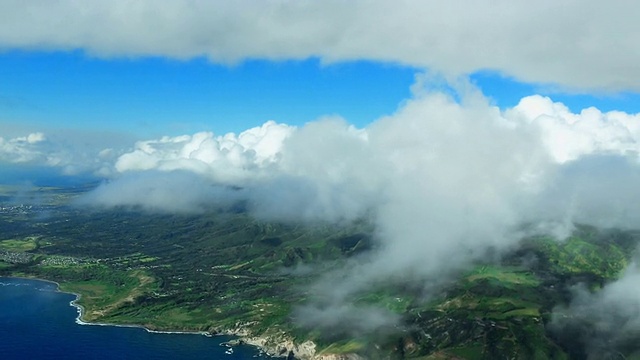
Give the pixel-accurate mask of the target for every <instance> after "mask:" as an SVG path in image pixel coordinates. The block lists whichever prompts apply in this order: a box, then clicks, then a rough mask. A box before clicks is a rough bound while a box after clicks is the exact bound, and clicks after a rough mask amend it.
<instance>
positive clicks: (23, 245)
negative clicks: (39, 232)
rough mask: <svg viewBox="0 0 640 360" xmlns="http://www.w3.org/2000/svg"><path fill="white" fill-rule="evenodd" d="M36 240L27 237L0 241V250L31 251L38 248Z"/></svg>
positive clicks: (32, 237)
mask: <svg viewBox="0 0 640 360" xmlns="http://www.w3.org/2000/svg"><path fill="white" fill-rule="evenodd" d="M37 240H38V238H37V237H34V236H28V237H25V238H24V239H8V240H0V250H5V251H13V252H26V251H31V250H34V249H35V248H37V247H38V243H37Z"/></svg>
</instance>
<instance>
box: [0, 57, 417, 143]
mask: <svg viewBox="0 0 640 360" xmlns="http://www.w3.org/2000/svg"><path fill="white" fill-rule="evenodd" d="M0 68H1V69H2V78H3V81H2V82H1V83H0V96H1V99H2V102H0V111H1V113H2V118H3V120H4V121H7V120H8V121H15V122H30V123H34V124H35V125H46V126H47V127H48V126H53V124H55V126H59V127H69V128H83V129H96V130H98V129H99V130H103V129H109V130H117V131H127V132H132V133H134V134H136V135H140V136H159V135H177V134H186V133H193V132H197V131H202V130H208V131H214V132H216V133H226V132H241V131H243V130H246V129H247V128H250V127H254V126H259V125H261V124H262V123H264V122H265V121H267V120H275V121H277V122H283V123H287V124H291V125H302V124H304V123H306V122H309V121H312V120H315V119H317V118H318V117H321V116H324V115H334V114H337V115H340V116H342V117H344V118H345V119H347V120H348V121H350V122H351V123H353V124H354V125H356V126H358V127H363V126H365V125H366V124H367V123H369V122H370V121H372V120H374V119H376V118H378V117H379V116H381V115H384V114H389V113H391V112H393V111H394V110H395V109H396V108H397V106H398V104H399V103H400V101H401V100H402V99H406V98H408V97H409V96H410V90H409V88H410V85H411V83H412V82H413V79H414V74H415V73H416V72H418V70H417V69H414V68H410V67H400V66H393V65H387V64H378V63H373V62H366V61H356V62H348V63H340V64H333V65H328V66H324V65H322V64H321V63H320V61H319V60H317V59H310V60H305V61H277V62H276V61H264V60H252V61H245V62H242V63H239V64H235V65H220V64H214V63H212V62H210V61H208V60H206V59H203V58H197V59H192V60H184V61H180V60H172V59H166V58H159V57H153V58H138V59H98V58H92V57H89V56H86V55H85V54H83V53H82V52H80V51H76V52H27V51H19V52H16V51H13V52H5V53H2V54H0Z"/></svg>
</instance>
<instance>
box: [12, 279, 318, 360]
mask: <svg viewBox="0 0 640 360" xmlns="http://www.w3.org/2000/svg"><path fill="white" fill-rule="evenodd" d="M2 277H4V278H7V279H22V280H31V281H41V282H44V283H49V284H53V285H55V292H58V293H62V294H69V295H73V296H75V299H73V300H71V301H70V302H69V306H72V307H74V308H75V309H76V311H77V316H76V318H75V323H76V324H78V325H87V326H112V327H122V328H138V329H143V330H145V331H146V332H148V333H152V334H169V335H171V334H176V335H201V336H206V337H209V338H213V337H216V336H229V337H233V338H235V339H231V340H227V341H223V342H220V344H219V345H220V346H223V347H227V348H231V349H232V348H233V346H238V345H244V346H250V347H252V348H255V349H258V351H259V354H260V355H263V356H266V357H270V358H284V357H287V356H288V351H289V350H292V349H293V348H298V346H296V345H295V344H293V342H290V341H285V343H286V345H287V346H285V347H284V348H285V349H286V350H287V352H285V353H284V354H283V353H282V352H278V351H277V349H278V348H280V346H278V345H276V346H275V347H274V346H271V345H267V342H268V338H265V337H264V336H253V335H250V334H248V333H246V332H243V331H233V330H231V329H225V330H223V331H221V332H219V333H211V332H208V331H171V330H152V329H149V328H147V327H145V326H144V325H139V324H112V323H102V322H88V321H84V320H83V319H82V316H83V315H84V313H85V311H86V309H85V308H84V306H82V305H81V304H78V301H79V300H80V299H81V298H82V294H78V293H74V292H68V291H63V290H61V289H60V283H58V282H56V281H53V280H47V279H41V278H36V277H26V276H0V278H2ZM236 330H238V329H236ZM301 345H302V346H304V347H306V348H309V347H312V348H313V349H314V350H312V353H315V344H313V343H312V342H309V343H307V342H305V344H301Z"/></svg>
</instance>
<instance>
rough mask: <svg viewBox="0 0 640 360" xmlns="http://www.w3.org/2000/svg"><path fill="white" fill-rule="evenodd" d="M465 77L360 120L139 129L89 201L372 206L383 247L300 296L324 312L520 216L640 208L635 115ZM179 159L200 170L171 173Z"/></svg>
mask: <svg viewBox="0 0 640 360" xmlns="http://www.w3.org/2000/svg"><path fill="white" fill-rule="evenodd" d="M427 85H428V84H427ZM459 89H460V90H459V93H458V94H457V95H458V97H459V98H460V99H461V100H460V101H456V100H455V99H454V97H453V96H451V95H448V94H445V93H443V92H439V91H428V90H424V89H420V88H417V87H416V88H414V89H413V90H414V91H413V93H414V96H413V98H411V99H409V100H407V101H405V102H404V103H403V105H402V106H401V107H400V108H399V109H398V111H397V112H396V113H394V114H391V115H389V116H386V117H383V118H380V119H378V120H377V121H375V122H373V123H372V124H371V125H370V126H368V127H367V128H365V129H356V128H354V127H353V126H350V125H349V124H348V123H346V122H345V121H344V120H342V119H340V118H323V119H319V120H318V121H315V122H311V123H308V124H306V125H305V126H303V127H300V128H292V127H289V126H287V125H283V124H276V123H274V122H268V123H266V124H264V125H263V126H262V127H258V128H253V129H250V130H247V131H246V132H243V133H241V134H240V135H235V134H227V135H225V136H217V137H216V136H215V135H214V134H212V133H197V134H194V135H192V136H179V137H164V138H161V139H157V140H150V141H141V142H138V143H137V144H136V146H135V149H134V150H133V151H131V152H128V153H125V154H123V155H121V156H120V157H119V158H118V160H117V161H116V163H115V168H116V169H117V170H118V171H121V172H122V173H123V176H122V178H120V179H116V180H115V181H114V182H113V183H111V184H107V185H105V186H103V187H101V188H100V189H99V191H97V192H96V193H94V195H91V196H93V198H92V200H91V201H94V202H96V203H98V204H101V205H103V206H118V205H123V206H141V207H143V208H146V209H149V210H160V211H189V209H192V210H196V211H199V210H202V209H203V207H206V206H207V205H208V204H210V205H212V206H217V205H220V204H223V205H225V206H226V205H228V204H229V202H233V201H243V203H244V205H245V206H246V208H247V209H248V211H250V212H252V213H253V214H254V215H256V216H259V217H263V218H269V219H276V220H283V221H307V220H324V221H330V222H341V221H344V220H352V219H355V218H358V217H362V216H371V218H372V219H373V221H374V223H375V227H376V239H377V241H379V244H380V249H381V250H380V252H377V253H374V254H373V255H372V256H371V257H370V258H368V261H365V262H362V263H359V264H356V265H353V266H352V267H351V268H350V269H349V272H348V274H341V275H340V276H335V274H331V275H332V277H331V279H330V280H329V281H327V283H326V284H320V285H318V286H319V287H320V288H321V289H322V291H320V293H323V294H325V296H327V297H329V299H325V300H323V302H321V303H318V304H311V305H310V308H308V309H301V310H300V311H301V313H305V311H307V310H308V311H310V312H311V313H312V314H313V315H314V316H315V317H316V318H318V319H320V318H325V317H331V316H334V315H336V314H338V316H339V314H341V313H342V312H341V311H339V310H340V309H344V306H343V305H344V304H345V303H348V301H349V297H350V296H353V295H354V294H357V293H358V292H359V291H361V290H364V289H369V288H370V287H372V286H376V284H379V282H381V281H393V280H394V279H397V278H403V279H406V278H412V277H415V278H419V279H422V280H423V281H425V280H426V281H427V282H429V281H436V279H441V278H446V277H447V275H450V274H451V273H452V272H454V271H455V270H458V269H460V268H462V267H465V266H468V265H469V263H470V262H472V261H474V260H476V259H480V258H484V257H486V256H491V255H492V254H493V255H494V256H495V255H496V254H500V253H501V252H502V251H504V250H507V249H510V248H511V247H512V246H515V245H516V244H517V242H518V241H519V239H520V238H521V235H522V233H521V231H522V230H521V226H522V225H523V224H536V223H541V224H542V226H540V227H538V229H541V231H542V230H545V229H554V228H555V231H557V232H558V233H561V232H562V231H563V230H566V227H567V226H570V224H571V222H572V221H574V220H575V221H580V222H585V223H592V224H596V225H601V226H622V227H627V226H632V225H633V224H637V223H638V221H640V207H639V206H638V205H637V204H640V188H638V187H637V186H636V184H637V183H638V181H639V180H638V179H640V162H639V159H638V155H637V154H638V153H637V144H638V143H639V140H640V139H639V138H638V136H639V135H640V134H639V133H638V127H639V121H640V119H639V118H638V116H637V115H633V114H625V113H622V112H609V113H601V112H600V111H598V110H596V109H587V110H585V111H583V112H581V113H579V114H575V113H571V112H570V111H568V110H567V108H566V107H565V106H564V105H562V104H560V103H554V102H552V101H551V100H549V99H547V98H543V97H539V96H533V97H528V98H525V99H523V100H522V101H521V102H520V103H519V104H518V105H517V106H516V107H514V108H512V109H508V110H506V111H501V110H500V109H499V108H497V107H495V106H492V105H490V102H489V101H488V100H487V99H486V98H485V97H484V96H483V95H482V94H481V93H479V91H478V90H477V89H474V88H473V87H470V86H468V84H466V85H464V84H463V86H461V87H460V88H459ZM605 157H606V158H605ZM148 170H153V172H149V171H148ZM176 170H179V171H181V172H180V173H179V174H183V173H184V172H191V173H196V174H197V175H198V177H197V179H199V180H197V181H194V180H193V179H192V178H187V179H186V180H185V179H183V178H178V179H177V180H176V178H173V177H174V176H176V175H175V174H176ZM165 175H166V176H167V179H170V180H171V179H173V180H176V181H173V180H171V181H164V180H162V179H163V178H164V176H165ZM181 176H182V175H181ZM216 183H217V184H220V183H222V184H225V185H240V188H235V187H219V186H218V187H212V184H216ZM132 189H133V190H132ZM165 193H167V194H165ZM176 194H180V195H179V196H180V199H177V200H176V199H175V196H177V195H176ZM98 195H99V196H98ZM91 201H90V202H91ZM174 208H175V209H174ZM325 285H326V286H325ZM361 313H362V314H363V316H365V314H368V313H369V311H368V310H366V309H363V311H362V312H361ZM379 315H380V314H379ZM379 318H380V321H381V322H386V321H388V320H390V319H392V318H388V317H386V316H380V317H379ZM325 320H326V321H324V322H323V324H324V325H327V324H328V325H327V326H332V325H334V324H335V323H336V321H338V323H340V321H339V319H334V318H331V319H325ZM321 325H322V324H321Z"/></svg>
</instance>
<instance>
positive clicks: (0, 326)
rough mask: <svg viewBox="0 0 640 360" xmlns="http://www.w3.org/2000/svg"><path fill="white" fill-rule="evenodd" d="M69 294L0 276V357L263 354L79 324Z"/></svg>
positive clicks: (202, 340)
mask: <svg viewBox="0 0 640 360" xmlns="http://www.w3.org/2000/svg"><path fill="white" fill-rule="evenodd" d="M74 299H75V295H72V294H67V293H61V292H59V291H57V285H56V284H54V283H50V282H45V281H40V280H30V279H17V278H4V277H0V357H1V358H2V359H79V358H82V359H171V360H176V359H225V360H237V359H267V357H266V356H264V355H261V354H260V352H259V351H258V349H256V348H254V347H250V346H234V347H233V352H232V353H230V352H231V351H229V349H228V348H227V347H225V346H223V345H222V343H223V342H226V341H229V340H231V339H232V338H231V337H228V336H213V337H207V336H203V335H196V334H165V333H151V332H148V331H146V330H145V329H142V328H135V327H119V326H98V325H79V324H77V323H76V318H77V316H78V312H77V309H76V308H75V307H73V306H71V305H70V302H71V301H73V300H74Z"/></svg>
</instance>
